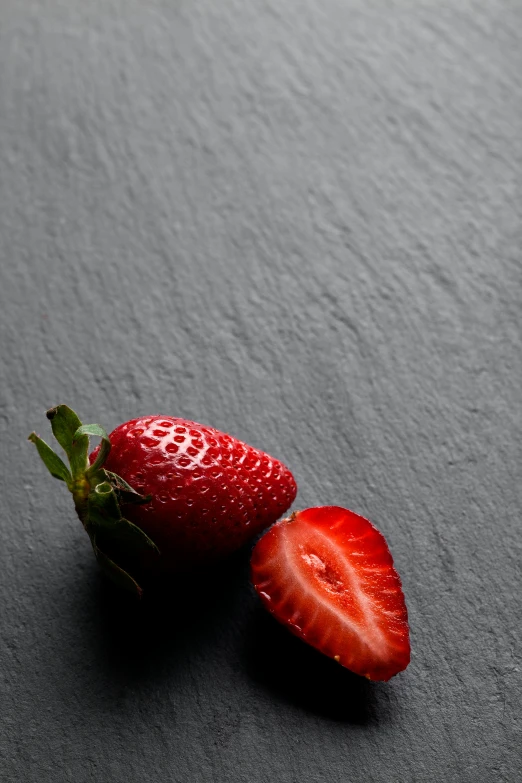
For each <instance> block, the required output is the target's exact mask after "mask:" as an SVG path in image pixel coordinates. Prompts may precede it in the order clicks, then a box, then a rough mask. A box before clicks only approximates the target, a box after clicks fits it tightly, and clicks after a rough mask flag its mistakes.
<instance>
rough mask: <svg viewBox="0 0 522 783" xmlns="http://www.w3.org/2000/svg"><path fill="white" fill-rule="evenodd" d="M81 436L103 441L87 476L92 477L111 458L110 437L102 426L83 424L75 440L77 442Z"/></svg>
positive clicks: (75, 434) (76, 433)
mask: <svg viewBox="0 0 522 783" xmlns="http://www.w3.org/2000/svg"><path fill="white" fill-rule="evenodd" d="M81 435H87V436H89V435H94V436H95V437H97V438H101V439H102V442H101V444H100V450H99V452H98V454H97V456H96V459H95V460H94V462H93V463H92V465H91V467H90V468H88V469H87V476H92V474H93V473H96V471H97V470H99V469H100V468H101V467H102V465H103V464H104V463H105V460H106V459H107V457H108V456H109V452H110V450H111V442H110V440H109V436H108V435H107V433H106V432H105V430H104V429H103V427H102V426H101V425H100V424H83V425H82V426H81V427H78V429H77V430H76V432H75V433H74V440H77V438H79V437H80V436H81Z"/></svg>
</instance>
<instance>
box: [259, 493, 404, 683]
mask: <svg viewBox="0 0 522 783" xmlns="http://www.w3.org/2000/svg"><path fill="white" fill-rule="evenodd" d="M251 568H252V582H253V584H254V587H255V589H256V590H257V592H258V594H259V596H260V598H261V600H262V602H263V604H264V605H265V607H266V608H267V609H268V611H269V612H271V613H272V614H273V615H274V617H275V618H276V619H277V620H278V621H279V622H280V623H282V624H283V625H286V627H287V628H288V629H289V630H290V631H291V632H292V633H294V634H295V635H296V636H299V637H300V638H301V639H303V640H304V641H305V642H308V644H310V645H312V647H315V648H317V649H318V650H320V651H321V652H322V653H324V654H325V655H328V656H329V657H330V658H334V659H335V660H336V661H338V662H339V663H341V664H342V665H343V666H345V667H346V668H347V669H351V671H353V672H355V673H356V674H361V675H363V676H364V677H367V678H368V679H369V680H389V679H390V677H393V675H394V674H397V673H398V672H400V671H402V670H403V669H405V668H406V666H407V665H408V663H409V661H410V640H409V629H408V613H407V610H406V604H405V602H404V595H403V592H402V585H401V580H400V577H399V575H398V573H397V571H396V570H395V568H394V566H393V558H392V556H391V554H390V551H389V549H388V545H387V544H386V540H385V538H384V536H383V535H382V533H380V532H379V531H378V530H377V528H375V527H374V526H373V525H372V523H371V522H369V521H368V520H367V519H365V518H364V517H361V516H359V515H358V514H354V513H353V511H348V510H347V509H345V508H340V507H339V506H322V507H319V508H309V509H307V510H306V511H298V512H296V513H294V514H292V516H290V517H289V518H288V519H284V520H282V521H280V522H278V523H277V524H276V525H274V526H273V527H272V528H271V529H270V530H269V531H268V532H267V533H266V534H265V535H264V536H263V537H262V538H261V540H260V541H258V543H257V544H256V546H255V548H254V551H253V555H252V563H251Z"/></svg>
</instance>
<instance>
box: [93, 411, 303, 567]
mask: <svg viewBox="0 0 522 783" xmlns="http://www.w3.org/2000/svg"><path fill="white" fill-rule="evenodd" d="M109 437H110V443H111V450H110V453H109V455H108V457H107V460H106V462H105V464H104V468H106V469H107V470H108V471H112V472H113V473H115V474H117V475H118V476H121V477H122V478H123V479H124V480H125V481H126V482H128V484H130V486H131V487H132V488H133V489H134V490H136V491H137V492H139V493H141V494H143V495H151V496H152V497H151V500H150V502H148V503H144V504H142V505H132V504H123V505H122V512H123V513H124V516H125V517H126V518H127V519H128V520H130V521H131V522H133V523H134V524H135V525H137V526H138V527H139V528H141V529H142V530H143V531H144V532H145V533H146V534H147V535H148V536H149V537H150V538H151V539H152V541H154V543H155V544H156V545H157V546H158V548H159V550H160V553H161V557H160V561H159V567H160V568H161V567H163V568H166V569H169V570H170V569H182V570H184V569H186V568H189V567H191V566H192V565H193V564H200V563H205V562H207V561H210V560H214V559H216V558H218V557H222V556H226V555H227V554H229V553H231V552H233V551H234V550H236V549H238V548H240V547H241V546H242V545H243V544H245V543H246V542H247V541H248V540H249V539H250V538H252V537H253V536H255V535H257V534H258V533H259V532H260V531H262V530H264V529H265V528H266V527H268V526H269V525H271V524H273V522H275V521H276V519H278V517H280V516H281V515H282V514H284V512H285V511H286V510H287V509H288V508H289V507H290V505H291V504H292V502H293V500H294V498H295V495H296V491H297V487H296V483H295V481H294V478H293V476H292V473H291V472H290V470H289V469H288V468H287V467H286V466H285V465H284V464H283V463H282V462H280V461H279V460H277V459H274V458H273V457H270V456H269V455H268V454H266V453H265V452H263V451H260V450H259V449H256V448H254V447H252V446H249V445H247V444H246V443H243V442H242V441H240V440H238V439H237V438H234V437H232V436H231V435H227V434H226V433H223V432H220V431H219V430H216V429H214V428H212V427H207V426H204V425H202V424H198V423H196V422H193V421H188V420H186V419H181V418H175V417H171V416H144V417H141V418H138V419H132V420H131V421H127V422H125V423H124V424H121V425H120V426H119V427H116V429H115V430H113V432H111V434H110V436H109ZM97 453H98V449H95V450H94V451H93V453H92V454H91V455H90V461H91V463H92V462H93V461H94V459H95V458H96V455H97Z"/></svg>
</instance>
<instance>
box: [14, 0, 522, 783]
mask: <svg viewBox="0 0 522 783" xmlns="http://www.w3.org/2000/svg"><path fill="white" fill-rule="evenodd" d="M521 43H522V6H521V4H520V3H519V2H516V1H513V2H509V0H505V1H502V0H495V1H493V0H477V1H476V2H465V0H459V1H458V2H455V1H454V0H445V1H442V0H431V1H428V0H425V1H424V2H413V1H412V2H408V1H407V0H396V1H395V2H384V0H375V2H372V3H366V2H363V0H359V2H356V1H355V0H354V1H353V2H349V1H348V0H321V1H319V0H299V1H298V0H257V2H248V1H247V2H245V1H244V0H235V1H234V0H220V1H219V2H216V0H201V2H199V1H197V2H196V1H195V0H191V2H188V0H163V1H162V0H148V1H147V2H143V0H103V1H102V0H99V1H98V2H95V1H94V0H89V2H82V1H81V0H42V1H41V2H30V1H29V0H1V2H0V166H1V168H0V265H1V288H0V297H1V311H0V336H1V341H2V342H1V346H2V382H1V386H0V399H1V409H0V426H1V433H2V450H1V452H2V453H1V460H2V461H1V465H0V481H1V493H2V512H1V514H0V525H1V542H2V543H1V549H0V584H1V590H0V620H1V634H0V636H1V638H0V651H1V652H0V681H1V693H0V697H1V711H0V716H1V721H0V725H1V729H0V731H1V734H0V778H1V779H2V781H5V783H13V782H14V781H24V783H36V782H38V783H62V781H63V782H64V783H65V781H75V782H76V783H84V782H85V783H87V782H88V781H100V783H120V781H121V782H122V783H145V782H146V781H172V782H173V783H192V782H193V781H194V783H210V782H212V783H226V782H228V781H231V782H232V783H236V782H237V783H269V782H270V783H273V782H274V781H276V782H278V781H284V783H322V781H324V782H325V783H326V781H328V783H331V782H335V783H350V782H351V781H354V782H356V781H361V783H362V782H363V781H364V783H370V782H371V781H375V782H378V783H409V782H411V783H423V782H424V781H462V782H463V783H467V782H468V781H469V783H472V782H473V783H487V782H489V781H493V780H494V781H509V782H510V783H515V781H518V780H520V767H521V751H520V748H521V741H522V736H521V726H522V722H521V712H520V698H521V690H522V688H521V684H522V683H521V672H520V666H521V656H520V637H521V627H522V610H521V600H520V583H521V549H522V547H521V543H520V536H519V530H520V514H521V508H522V483H521V481H520V465H521V458H522V413H521V403H522V389H521V381H522V355H521V333H522V325H521V319H520V306H521V302H522V263H521V262H522V253H521V243H522V231H521V223H520V218H521V212H522V175H521V164H522V80H521V73H522V54H521ZM61 401H63V402H68V403H69V404H71V405H72V406H73V407H75V408H76V409H77V410H78V412H79V414H80V415H81V417H82V418H83V419H84V420H85V421H100V422H101V423H102V424H104V425H105V426H106V427H108V428H112V427H113V426H115V425H116V424H118V423H120V422H122V421H124V420H125V419H126V418H129V417H133V416H136V415H140V414H145V413H149V412H165V413H170V414H174V415H183V416H187V417H190V418H195V419H197V420H200V421H203V422H206V423H210V424H213V425H214V426H216V427H220V428H223V429H225V430H228V431H230V432H231V433H233V434H234V435H237V436H239V437H241V438H243V439H245V440H247V441H249V442H251V443H252V444H254V445H256V446H259V447H262V448H265V449H266V450H268V451H270V452H272V453H273V454H274V455H276V456H278V457H280V458H282V459H284V460H285V461H286V462H287V463H288V464H289V465H290V466H291V467H292V469H293V470H294V472H295V475H296V478H297V480H298V483H299V496H298V500H297V503H296V506H297V507H304V506H307V505H312V504H322V503H338V504H343V505H346V506H348V507H350V508H352V509H354V510H356V511H358V512H360V513H363V514H365V515H367V516H369V517H370V518H371V519H372V520H373V521H374V522H375V523H376V524H377V525H378V526H379V527H380V528H381V529H382V530H383V532H384V533H385V535H386V536H387V538H388V540H389V543H390V546H391V549H392V552H393V554H394V557H395V560H396V563H397V567H398V569H399V571H400V573H401V575H402V578H403V583H404V589H405V593H406V597H407V602H408V607H409V611H410V617H411V629H412V643H413V658H412V663H411V666H410V668H409V669H408V670H407V671H406V672H405V673H403V674H401V675H400V676H398V677H397V678H395V679H394V680H393V681H391V682H390V683H389V684H383V685H381V684H376V685H370V684H367V683H366V682H365V681H362V680H359V679H358V678H356V677H354V676H352V675H350V674H349V673H348V672H345V671H343V670H342V669H340V667H337V666H335V664H332V663H331V662H330V661H328V660H326V659H323V658H322V657H321V656H319V655H317V654H315V653H314V652H313V651H311V650H309V649H307V648H306V647H305V646H304V645H302V644H300V643H299V642H297V641H296V640H294V639H293V638H291V637H290V636H288V635H286V633H285V632H284V631H283V630H281V629H280V628H279V627H278V626H277V625H276V624H275V623H273V622H272V621H271V620H270V619H269V618H267V617H265V615H264V614H263V612H262V611H261V610H260V608H259V606H258V602H257V600H256V598H255V596H254V595H253V593H252V590H251V589H250V587H249V584H248V578H247V575H248V570H247V564H248V552H243V553H241V554H240V555H239V556H238V557H236V558H235V559H234V560H233V561H232V563H230V564H228V565H227V566H226V568H225V569H224V573H223V572H219V571H218V572H216V573H212V574H210V575H208V576H207V577H206V578H203V577H199V576H198V577H194V578H193V579H192V580H191V582H190V583H189V584H188V585H186V586H185V587H183V586H182V585H178V586H175V587H174V588H173V589H172V590H171V591H170V592H169V593H168V594H167V595H166V596H165V597H164V600H162V601H160V600H159V599H158V600H157V601H156V602H149V603H148V604H147V603H145V604H144V605H143V606H142V607H140V608H139V609H137V608H136V607H135V606H134V605H132V602H131V603H129V602H127V601H125V600H123V599H121V598H120V597H118V596H117V595H115V593H114V592H113V591H112V589H111V588H110V587H109V586H108V585H107V584H106V583H105V581H104V580H103V578H102V577H101V576H100V574H99V573H98V571H97V568H96V565H95V563H94V560H93V558H92V555H91V552H90V547H89V542H88V540H87V538H86V536H85V534H84V533H83V531H82V530H81V529H80V525H79V523H78V521H77V520H75V518H74V514H73V510H72V506H71V502H70V498H69V497H68V496H67V493H66V490H65V488H64V487H63V485H60V484H58V482H54V481H53V480H52V479H51V478H50V477H49V476H48V475H47V474H46V472H45V469H44V468H43V466H42V465H41V464H39V462H38V459H37V456H36V454H35V453H34V449H33V447H32V446H31V445H30V444H28V443H27V441H26V436H27V434H28V433H29V432H30V430H32V429H33V428H36V429H37V430H38V431H39V432H40V434H42V435H47V434H48V427H47V422H46V420H45V418H44V411H45V409H46V408H47V407H48V406H50V405H52V404H56V403H57V402H61Z"/></svg>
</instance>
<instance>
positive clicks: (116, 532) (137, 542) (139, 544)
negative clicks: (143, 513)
mask: <svg viewBox="0 0 522 783" xmlns="http://www.w3.org/2000/svg"><path fill="white" fill-rule="evenodd" d="M107 532H108V534H109V536H110V537H112V538H114V539H115V540H117V541H118V544H120V545H121V548H122V549H126V550H129V551H132V552H133V553H139V552H141V551H143V549H144V548H145V549H147V548H148V549H152V550H153V551H154V552H156V554H158V555H159V553H160V551H159V549H158V547H157V546H156V544H155V543H154V541H153V540H152V539H151V538H149V537H148V535H147V534H146V533H144V532H143V530H142V529H141V527H138V526H137V525H134V524H133V523H132V522H129V520H128V519H124V517H122V518H121V519H120V521H119V522H118V523H117V524H116V525H114V526H113V527H111V528H110V529H109V530H108V531H107Z"/></svg>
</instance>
